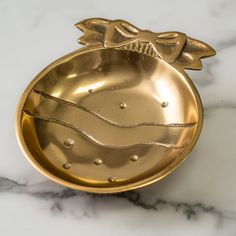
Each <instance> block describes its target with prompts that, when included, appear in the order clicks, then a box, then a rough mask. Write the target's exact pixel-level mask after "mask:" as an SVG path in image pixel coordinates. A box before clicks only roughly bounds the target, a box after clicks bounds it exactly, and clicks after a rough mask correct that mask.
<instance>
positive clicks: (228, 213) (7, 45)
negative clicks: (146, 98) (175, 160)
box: [0, 0, 236, 236]
mask: <svg viewBox="0 0 236 236" xmlns="http://www.w3.org/2000/svg"><path fill="white" fill-rule="evenodd" d="M0 12H1V14H0V32H1V34H0V52H1V59H0V72H1V86H0V111H1V119H0V130H1V134H0V150H1V155H0V160H1V162H0V163H1V164H0V176H1V177H0V234H1V235H24V236H26V235H36V236H37V235H40V236H41V235H58V236H59V235H84V236H86V235H96V234H97V235H104V236H106V235H114V236H115V235H117V236H118V235H148V236H152V235H162V236H165V235H181V236H183V235H192V236H194V235H196V236H199V235H201V236H205V235H209V236H210V235H214V236H217V235H224V236H233V235H236V184H235V180H236V171H235V169H236V76H235V71H234V70H235V55H236V15H235V14H236V1H234V0H198V1H190V0H186V1H168V0H163V1H159V0H158V1H157V0H145V1H138V0H136V1H128V0H119V1H111V0H99V1H95V0H86V1H81V0H57V1H56V0H52V1H51V0H47V1H46V0H45V1H43V0H39V1H32V0H31V1H30V0H28V1H27V0H25V1H21V0H15V1H13V0H0ZM89 17H106V18H111V19H116V18H121V19H126V20H127V21H130V22H132V23H133V24H134V25H137V26H139V27H140V28H148V29H152V30H153V31H157V32H158V31H168V30H178V31H183V32H185V33H187V34H188V35H189V36H192V37H195V38H198V39H201V40H202V41H205V42H208V43H209V44H210V45H212V46H213V47H214V48H215V49H216V51H217V56H216V57H214V58H209V59H206V60H205V61H204V69H203V70H202V71H200V72H192V71H190V72H189V73H190V75H191V76H192V78H193V79H194V83H195V84H196V86H197V87H198V89H199V92H200V94H201V97H202V100H203V103H204V108H205V124H204V129H203V132H202V135H201V137H200V140H199V142H198V144H197V146H196V148H195V149H194V151H193V152H192V154H191V156H190V158H189V159H188V160H187V161H186V162H185V163H184V164H183V165H182V166H181V167H179V168H178V169H177V170H176V171H175V172H174V173H173V174H171V175H170V176H168V177H167V178H166V179H164V180H163V181H161V182H159V183H156V184H153V185H151V186H149V187H146V188H144V189H141V190H136V191H133V192H129V193H124V194H117V195H114V196H104V197H102V196H95V195H91V194H87V193H83V192H79V191H73V190H69V189H66V188H63V187H61V186H59V185H57V184H54V183H52V182H51V181H49V180H47V179H46V178H45V177H43V176H41V175H40V174H38V172H36V170H35V169H33V168H32V167H31V165H30V164H29V163H28V162H27V161H26V159H25V158H24V157H23V154H22V153H21V151H20V149H19V147H18V145H17V142H16V138H15V131H14V115H15V109H16V105H17V101H18V99H19V97H20V95H21V93H22V92H23V90H24V88H25V87H26V85H27V84H28V83H29V82H30V80H31V79H32V78H33V77H34V76H35V74H37V73H38V72H39V71H40V70H41V69H42V68H43V67H45V66H46V65H48V64H49V63H50V62H52V61H53V60H55V59H56V58H58V57H59V56H61V55H64V54H66V53H68V52H70V51H73V50H75V49H77V48H78V47H79V45H78V44H77V43H76V39H77V38H78V36H79V35H80V32H79V31H78V30H77V29H76V28H74V27H73V24H74V23H76V22H77V21H79V20H81V19H84V18H89Z"/></svg>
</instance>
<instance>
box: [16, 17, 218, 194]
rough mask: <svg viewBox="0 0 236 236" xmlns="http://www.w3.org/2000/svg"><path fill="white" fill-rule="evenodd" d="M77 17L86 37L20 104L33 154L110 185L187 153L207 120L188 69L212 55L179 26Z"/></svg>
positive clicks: (59, 171) (58, 168) (86, 184)
mask: <svg viewBox="0 0 236 236" xmlns="http://www.w3.org/2000/svg"><path fill="white" fill-rule="evenodd" d="M76 27H78V28H79V29H81V30H82V31H83V32H84V36H82V37H81V38H80V39H79V42H80V43H82V44H84V45H85V47H84V48H82V49H79V50H77V51H75V52H72V53H70V54H68V55H66V56H64V57H62V58H60V59H58V60H57V61H55V62H53V63H52V64H50V65H49V66H48V67H47V68H45V69H44V70H43V71H42V72H40V73H39V74H38V75H37V76H36V78H35V79H34V80H33V81H32V82H31V83H30V85H29V86H28V87H27V89H26V90H25V92H24V94H23V95H22V97H21V100H20V102H19V105H18V109H17V117H16V133H17V138H18V141H19V144H20V146H21V148H22V151H23V152H24V154H25V156H26V157H27V158H28V160H29V161H30V162H31V163H32V164H33V165H34V166H35V167H36V168H37V169H38V170H39V171H40V172H41V173H43V174H44V175H46V176H47V177H49V178H50V179H52V180H54V181H56V182H58V183H60V184H62V185H65V186H67V187H70V188H74V189H79V190H83V191H88V192H95V193H114V192H121V191H127V190H131V189H135V188H138V187H142V186H145V185H147V184H150V183H153V182H155V181H157V180H160V179H161V178H163V177H165V176H166V175H167V174H169V173H170V172H171V171H173V170H174V169H175V168H176V167H177V166H178V165H179V164H180V163H181V162H182V161H183V160H184V159H185V158H186V156H187V155H188V154H189V153H190V151H191V150H192V148H193V146H194V144H195V143H196V141H197V139H198V137H199V135H200V131H201V128H202V123H203V109H202V104H201V100H200V97H199V94H198V92H197V91H196V88H195V87H194V85H193V83H192V81H191V80H190V79H189V77H188V76H187V74H186V73H185V72H184V69H201V68H202V64H201V61H200V59H201V58H203V57H208V56H213V55H214V54H215V51H214V50H213V49H212V48H211V47H210V46H208V45H207V44H205V43H203V42H200V41H198V40H195V39H192V38H189V37H187V36H186V35H185V34H184V33H180V32H165V33H154V32H151V31H148V30H140V29H138V28H137V27H135V26H133V25H131V24H129V23H128V22H125V21H122V20H114V21H111V20H106V19H98V18H93V19H88V20H84V21H82V22H80V23H78V24H76Z"/></svg>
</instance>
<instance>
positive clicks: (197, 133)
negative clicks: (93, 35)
mask: <svg viewBox="0 0 236 236" xmlns="http://www.w3.org/2000/svg"><path fill="white" fill-rule="evenodd" d="M97 50H108V49H104V48H103V47H102V46H101V47H98V46H90V47H86V48H80V49H78V50H76V51H73V52H71V53H69V54H66V55H64V56H62V57H60V58H59V59H57V60H55V61H53V62H52V63H51V64H49V65H48V66H46V67H45V68H44V69H43V70H42V71H41V72H39V73H38V74H37V75H36V76H35V77H34V79H33V80H32V81H31V82H30V83H29V84H28V86H27V87H26V89H25V90H24V92H23V94H22V95H21V97H20V99H19V102H18V105H17V108H16V115H15V131H16V138H17V142H18V144H19V146H20V149H21V151H22V152H23V154H24V156H25V157H26V159H27V160H28V161H29V162H30V163H31V165H32V166H34V168H35V169H36V170H38V171H39V172H40V173H41V174H42V175H44V176H46V177H47V178H49V179H51V180H52V181H54V182H56V183H58V184H60V185H63V186H65V187H68V188H72V189H75V190H81V191H85V192H90V193H100V194H109V193H118V192H125V191H130V190H134V189H137V188H141V187H144V186H147V185H150V184H152V183H155V182H157V181H160V180H162V179H163V178H164V177H166V176H167V175H169V174H170V173H172V172H173V171H174V170H175V169H176V168H177V167H178V166H180V165H181V163H183V161H185V160H186V159H187V157H188V155H189V154H190V152H191V151H192V149H193V147H194V146H195V144H196V142H197V141H198V139H199V136H200V133H201V130H202V127H203V120H204V111H203V106H202V101H201V98H200V95H199V93H198V91H197V89H196V87H195V85H194V84H193V82H192V80H191V79H190V77H189V76H188V75H187V73H186V72H185V71H184V70H180V69H178V68H176V67H174V66H173V65H170V64H168V63H167V62H165V61H163V60H161V59H159V60H161V61H163V63H166V64H167V65H168V66H171V67H172V68H173V69H174V70H176V72H177V73H179V74H180V75H181V76H183V77H184V78H185V80H186V82H187V84H188V85H189V87H190V89H191V90H192V92H193V95H194V98H195V102H196V105H197V109H198V122H197V125H196V131H195V134H194V136H193V140H192V141H191V143H190V144H189V145H188V146H187V148H186V149H185V150H184V151H183V152H182V153H181V154H180V156H179V158H177V159H176V160H175V161H173V162H172V163H171V164H170V165H169V166H167V167H166V168H164V169H163V170H162V171H160V172H157V173H156V174H154V175H152V176H150V177H148V178H143V179H141V180H138V181H136V182H132V183H129V184H126V185H121V186H109V187H90V186H83V185H79V184H76V183H72V182H69V181H66V180H64V179H61V178H59V177H57V176H55V175H54V174H52V173H51V172H49V171H48V170H47V169H45V168H44V167H43V166H41V165H40V164H39V163H38V162H37V161H36V159H35V158H34V156H33V155H32V154H31V152H30V151H29V149H28V147H27V145H26V143H25V141H24V137H23V134H22V131H21V120H22V111H23V107H24V104H25V102H26V100H27V97H28V94H29V92H30V91H31V90H32V89H33V87H34V85H35V84H36V83H37V82H38V81H39V80H40V79H41V78H42V77H43V76H45V75H46V74H47V73H48V72H49V71H50V70H51V69H53V68H55V67H56V66H59V65H60V64H62V63H65V62H67V61H69V60H71V59H73V58H74V57H77V56H79V55H82V54H84V53H88V52H92V51H97ZM109 50H116V49H109Z"/></svg>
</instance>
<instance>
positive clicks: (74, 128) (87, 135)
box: [24, 110, 189, 149]
mask: <svg viewBox="0 0 236 236" xmlns="http://www.w3.org/2000/svg"><path fill="white" fill-rule="evenodd" d="M24 112H25V113H26V114H27V115H28V116H31V117H33V118H37V119H40V120H44V121H48V122H51V123H56V124H60V125H63V126H65V127H68V128H71V129H73V130H75V131H77V132H78V133H80V134H81V135H82V136H83V137H84V138H86V139H87V140H89V141H90V142H92V143H95V144H96V145H98V146H102V147H105V148H110V149H125V148H131V147H134V146H160V147H163V148H170V149H183V148H185V147H186V146H187V145H188V144H189V143H187V144H185V145H175V144H169V143H161V142H155V141H150V142H143V143H135V144H131V145H122V146H113V145H106V144H104V143H101V142H99V141H98V140H96V139H95V138H94V137H93V136H91V135H89V134H87V133H86V132H85V131H83V130H82V129H80V128H79V127H76V126H74V125H72V124H69V123H67V122H64V121H61V120H58V119H54V118H50V117H44V116H40V115H38V114H35V113H33V112H31V111H29V110H24Z"/></svg>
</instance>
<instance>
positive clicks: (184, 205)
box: [0, 177, 236, 222]
mask: <svg viewBox="0 0 236 236" xmlns="http://www.w3.org/2000/svg"><path fill="white" fill-rule="evenodd" d="M35 187H36V186H34V185H27V184H21V183H18V182H16V181H14V180H11V179H8V178H5V177H0V192H10V193H14V194H27V195H30V196H32V197H36V198H41V199H45V200H49V199H51V200H54V202H53V204H52V206H51V209H50V210H52V211H57V212H62V211H63V209H62V206H61V204H60V201H62V200H66V199H70V198H74V197H81V196H88V197H89V198H91V199H104V198H118V199H123V200H125V201H128V202H129V203H130V204H132V205H133V206H137V207H140V208H142V209H144V210H152V211H156V212H160V211H162V210H166V209H170V210H172V211H175V212H179V213H181V214H183V215H184V216H185V217H186V219H188V220H191V219H196V218H197V217H198V216H200V215H201V214H209V215H212V216H214V217H216V218H217V220H218V221H219V222H222V220H224V218H231V219H232V220H235V221H236V215H235V216H233V217H232V216H228V215H225V214H224V213H223V212H221V211H220V210H218V209H217V208H215V207H214V206H211V205H206V204H204V203H200V202H197V203H190V202H176V201H169V200H164V199H161V198H157V199H156V200H155V201H153V202H152V203H149V202H146V201H145V200H144V199H142V197H141V193H140V192H138V191H129V192H123V193H118V194H105V195H104V194H91V193H85V192H81V191H76V190H72V189H68V188H61V189H60V190H58V191H47V190H41V191H39V190H38V189H37V187H36V188H35Z"/></svg>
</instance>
